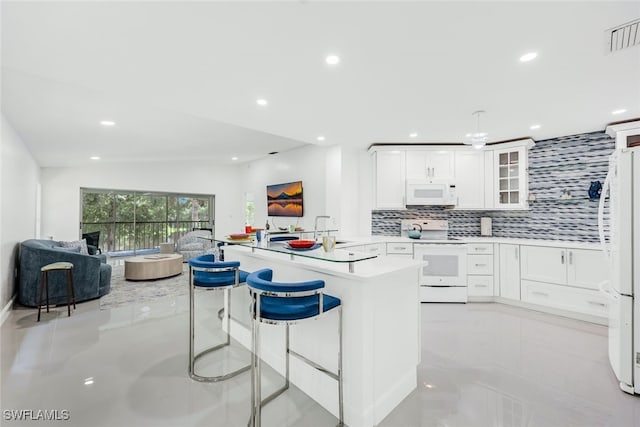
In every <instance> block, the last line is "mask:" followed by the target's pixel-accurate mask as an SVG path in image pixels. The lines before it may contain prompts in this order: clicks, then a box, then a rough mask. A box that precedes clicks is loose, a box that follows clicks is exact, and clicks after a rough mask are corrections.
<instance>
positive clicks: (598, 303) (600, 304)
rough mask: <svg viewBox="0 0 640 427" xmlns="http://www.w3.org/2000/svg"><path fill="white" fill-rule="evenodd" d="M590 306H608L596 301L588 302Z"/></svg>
mask: <svg viewBox="0 0 640 427" xmlns="http://www.w3.org/2000/svg"><path fill="white" fill-rule="evenodd" d="M587 302H588V303H589V304H593V305H598V306H600V307H605V306H606V304H605V303H603V302H596V301H587Z"/></svg>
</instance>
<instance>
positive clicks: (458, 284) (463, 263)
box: [413, 243, 467, 302]
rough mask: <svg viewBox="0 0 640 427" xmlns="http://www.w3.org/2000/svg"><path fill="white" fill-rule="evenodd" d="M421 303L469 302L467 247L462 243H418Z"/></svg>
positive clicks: (417, 255)
mask: <svg viewBox="0 0 640 427" xmlns="http://www.w3.org/2000/svg"><path fill="white" fill-rule="evenodd" d="M413 256H414V258H415V259H419V260H421V261H424V262H425V263H426V264H425V265H423V266H422V268H421V270H420V301H421V302H467V248H466V245H464V244H460V243H457V244H456V243H419V244H414V246H413Z"/></svg>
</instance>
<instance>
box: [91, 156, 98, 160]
mask: <svg viewBox="0 0 640 427" xmlns="http://www.w3.org/2000/svg"><path fill="white" fill-rule="evenodd" d="M89 158H90V159H91V160H100V157H99V156H91V157H89Z"/></svg>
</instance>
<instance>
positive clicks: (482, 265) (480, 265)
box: [476, 264, 487, 267]
mask: <svg viewBox="0 0 640 427" xmlns="http://www.w3.org/2000/svg"><path fill="white" fill-rule="evenodd" d="M486 265H487V264H476V267H484V266H486Z"/></svg>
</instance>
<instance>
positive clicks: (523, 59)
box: [520, 52, 538, 62]
mask: <svg viewBox="0 0 640 427" xmlns="http://www.w3.org/2000/svg"><path fill="white" fill-rule="evenodd" d="M537 56H538V53H537V52H529V53H525V54H524V55H522V56H521V57H520V62H529V61H532V60H534V59H536V57H537Z"/></svg>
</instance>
